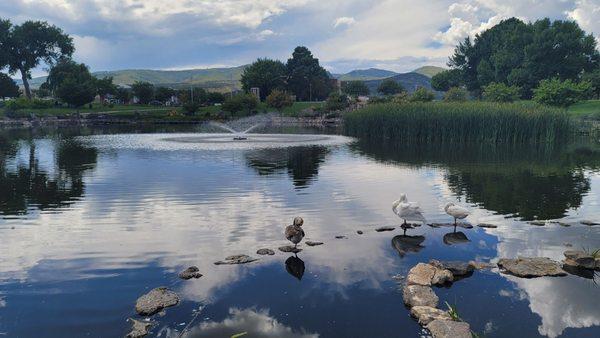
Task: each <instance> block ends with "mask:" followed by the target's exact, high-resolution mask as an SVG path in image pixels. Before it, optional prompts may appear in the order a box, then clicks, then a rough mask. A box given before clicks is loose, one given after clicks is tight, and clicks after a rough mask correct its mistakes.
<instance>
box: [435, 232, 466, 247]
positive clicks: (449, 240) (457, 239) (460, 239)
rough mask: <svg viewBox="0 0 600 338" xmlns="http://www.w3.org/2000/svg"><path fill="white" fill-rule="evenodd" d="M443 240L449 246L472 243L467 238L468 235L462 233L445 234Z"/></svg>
mask: <svg viewBox="0 0 600 338" xmlns="http://www.w3.org/2000/svg"><path fill="white" fill-rule="evenodd" d="M442 240H443V241H444V244H447V245H456V244H463V243H469V242H470V241H471V240H469V238H467V235H465V233H464V232H461V231H458V232H451V233H449V234H445V235H444V238H443V239H442Z"/></svg>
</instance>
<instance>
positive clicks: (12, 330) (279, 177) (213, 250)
mask: <svg viewBox="0 0 600 338" xmlns="http://www.w3.org/2000/svg"><path fill="white" fill-rule="evenodd" d="M190 131H192V132H193V131H195V128H191V127H190V128H181V129H179V130H168V129H160V130H158V129H156V130H154V129H153V130H137V131H136V134H135V135H131V134H130V135H123V133H124V132H125V129H119V128H111V129H87V128H82V129H58V130H56V129H54V130H33V131H29V130H26V131H0V213H1V215H2V216H1V219H0V336H6V337H83V336H89V337H120V336H123V335H124V334H126V333H127V332H128V331H129V328H130V324H129V323H128V322H127V321H126V320H127V318H129V317H131V318H138V317H137V315H136V314H135V310H134V304H135V301H136V299H137V298H138V297H139V296H140V295H142V294H144V293H146V292H148V291H149V290H150V289H152V288H155V287H158V286H168V287H170V288H172V289H173V290H175V291H176V292H177V293H178V294H179V295H180V297H181V299H182V302H181V303H180V305H178V306H177V307H172V308H168V309H167V310H166V311H165V314H164V315H162V316H155V317H154V320H155V321H156V322H157V325H156V326H155V327H154V329H153V330H152V334H151V336H158V337H179V336H180V335H181V334H182V333H185V335H184V336H186V337H230V336H232V335H235V334H239V333H242V332H247V334H246V336H247V337H400V336H402V337H418V336H420V335H423V334H424V333H423V332H422V330H421V328H420V326H419V325H418V324H417V323H416V322H415V321H414V320H413V319H411V318H410V316H409V313H408V310H407V309H406V308H405V307H404V305H403V301H402V294H401V288H400V287H399V285H398V284H397V282H396V281H395V280H394V279H393V278H392V277H393V276H395V275H397V274H401V275H405V274H406V272H407V271H408V269H410V268H411V267H412V266H413V265H415V264H416V263H417V262H423V261H428V260H430V259H434V258H435V259H443V260H465V261H466V260H481V261H492V262H494V261H496V260H497V259H498V258H500V257H516V256H519V255H524V256H546V257H550V258H553V259H556V260H561V259H562V253H563V251H565V250H567V249H569V248H573V249H582V248H597V247H600V226H585V225H581V224H579V223H578V222H579V221H581V220H584V219H589V220H595V221H599V220H600V201H599V198H600V171H599V168H600V150H599V147H598V145H588V144H585V145H584V144H580V143H574V144H571V145H566V146H564V147H560V149H540V148H535V147H528V148H519V149H502V148H489V147H482V146H471V147H464V146H463V147H456V146H445V147H443V146H438V147H415V146H390V145H382V144H365V143H361V142H354V143H345V142H344V141H343V140H336V141H335V142H326V143H324V144H322V145H315V144H305V145H302V146H297V147H296V146H294V147H285V148H278V147H270V148H255V147H229V148H228V147H207V146H197V145H194V144H193V143H191V144H190V143H189V142H174V141H165V140H164V138H168V137H173V135H174V136H175V137H179V136H182V135H175V134H169V135H163V133H168V132H178V133H181V132H190ZM127 132H129V133H130V131H127ZM150 132H156V133H160V135H157V134H148V133H150ZM286 132H289V131H286ZM310 132H311V133H315V132H322V131H310ZM137 133H140V134H137ZM115 134H119V135H115ZM183 136H186V137H187V136H189V135H187V134H186V135H183ZM402 192H405V193H407V194H408V197H409V199H410V200H411V201H416V202H419V203H420V204H421V206H422V208H423V209H424V211H425V215H426V217H427V218H428V221H430V222H448V221H450V219H449V217H448V216H446V215H445V214H444V213H443V205H444V204H445V203H446V202H447V201H454V202H459V203H461V204H464V205H467V206H468V207H469V208H471V209H472V211H473V213H472V215H471V216H469V218H468V219H467V221H468V222H470V223H472V224H477V223H480V222H485V223H492V224H495V225H497V226H498V228H496V229H482V228H478V227H475V228H474V229H460V230H459V231H461V232H462V233H463V234H464V235H465V236H466V237H467V238H468V240H469V241H468V242H464V243H461V244H454V245H449V244H446V243H450V242H451V240H452V238H453V237H454V236H456V235H455V234H452V229H451V228H431V227H428V226H423V227H420V228H416V229H412V230H409V231H408V232H407V234H406V236H403V234H402V232H401V231H400V230H396V231H395V232H384V233H377V232H375V231H374V229H375V228H376V227H378V226H381V225H398V224H399V223H400V221H399V219H397V217H396V216H395V215H394V214H393V213H392V211H391V203H392V201H394V200H395V199H397V198H398V197H399V195H400V193H402ZM295 216H302V217H303V218H304V220H305V225H304V229H305V231H306V233H307V239H310V240H316V241H323V242H325V244H324V245H323V246H319V247H306V246H305V245H301V247H303V248H304V251H302V252H301V253H300V254H298V256H297V258H296V257H294V256H293V255H290V254H284V253H281V252H277V254H276V255H275V256H268V257H261V259H260V260H259V261H258V262H254V263H251V264H248V265H244V266H216V265H214V264H213V263H214V262H216V261H218V260H222V259H223V258H225V257H226V256H229V255H233V254H249V255H252V256H256V255H255V252H256V250H257V249H259V248H272V249H276V248H277V247H279V246H282V245H285V244H287V243H286V241H285V240H284V239H283V228H284V227H285V226H286V225H287V224H289V223H290V222H291V221H292V219H293V217H295ZM534 219H542V220H561V221H565V222H569V223H572V226H570V227H562V226H560V225H558V224H551V223H549V224H547V225H546V226H533V225H530V224H528V223H527V221H531V220H534ZM357 230H363V231H364V235H358V234H357V233H356V231H357ZM338 235H344V236H347V239H335V236H338ZM415 242H417V243H418V242H421V243H420V245H414V243H415ZM411 243H412V244H411ZM190 265H196V266H198V267H199V268H200V271H201V272H202V273H203V274H204V276H203V277H202V278H200V279H198V280H190V281H181V280H179V279H178V278H177V274H178V273H179V272H180V271H181V270H183V269H185V268H186V267H188V266H190ZM599 281H600V278H598V276H594V274H583V275H580V276H578V275H569V276H567V277H562V278H537V279H521V278H516V277H511V276H508V275H504V274H500V273H499V272H498V271H497V270H491V271H478V272H475V273H474V274H473V276H471V277H469V278H467V279H464V280H460V281H458V282H456V283H454V285H453V286H452V287H450V288H436V289H435V291H436V293H437V294H438V296H440V304H441V305H440V306H441V307H443V306H444V305H443V304H444V302H445V301H447V302H448V303H450V304H455V305H456V307H457V308H458V311H459V312H460V315H461V317H462V318H463V319H464V320H466V321H467V322H469V323H470V324H471V328H472V329H473V330H474V331H476V332H477V333H479V334H481V335H485V336H486V337H507V336H514V337H539V336H545V337H598V336H600V302H599V300H600V287H599V286H598V282H599ZM184 329H185V330H184ZM184 331H185V332H184Z"/></svg>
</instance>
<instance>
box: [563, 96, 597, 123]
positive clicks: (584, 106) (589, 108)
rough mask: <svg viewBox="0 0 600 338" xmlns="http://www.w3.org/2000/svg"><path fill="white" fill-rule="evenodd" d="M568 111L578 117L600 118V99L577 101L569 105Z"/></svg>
mask: <svg viewBox="0 0 600 338" xmlns="http://www.w3.org/2000/svg"><path fill="white" fill-rule="evenodd" d="M568 112H569V114H571V115H572V116H574V117H577V118H581V119H588V120H600V100H588V101H582V102H579V103H576V104H574V105H572V106H571V107H569V109H568Z"/></svg>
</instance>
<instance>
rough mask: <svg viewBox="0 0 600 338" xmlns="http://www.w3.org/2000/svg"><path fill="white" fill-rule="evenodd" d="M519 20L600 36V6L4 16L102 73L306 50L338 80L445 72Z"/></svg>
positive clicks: (328, 1)
mask: <svg viewBox="0 0 600 338" xmlns="http://www.w3.org/2000/svg"><path fill="white" fill-rule="evenodd" d="M513 16H515V17H519V18H521V19H523V20H526V21H532V20H536V19H539V18H543V17H550V18H552V19H569V20H575V21H577V22H578V23H579V25H580V26H581V27H582V28H583V29H585V30H586V31H587V32H589V33H594V36H597V37H598V36H600V20H598V18H600V0H458V1H457V0H454V1H447V0H430V1H423V0H419V1H417V0H9V1H8V0H2V1H0V17H2V18H8V19H10V20H11V21H13V23H20V22H23V21H25V20H45V21H48V22H50V23H52V24H55V25H57V26H59V27H62V28H63V29H64V30H65V32H67V33H68V34H70V35H71V36H72V37H73V38H74V42H75V46H76V53H75V56H74V57H75V59H76V60H77V61H79V62H83V63H86V64H88V65H89V66H90V68H91V69H92V70H93V71H100V70H118V69H141V68H151V69H189V68H211V67H229V66H238V65H243V64H248V63H251V62H252V61H254V60H255V59H256V58H258V57H269V58H276V59H280V60H283V61H285V60H286V59H287V58H289V56H290V54H291V52H292V50H293V48H294V47H296V46H298V45H304V46H307V47H308V48H309V49H311V51H312V52H313V54H314V55H315V56H316V57H318V58H319V59H320V61H321V63H322V64H323V65H324V66H325V68H327V69H328V70H329V71H331V72H334V73H343V72H347V71H350V70H353V69H363V68H369V67H377V68H383V69H389V70H394V71H398V72H405V71H411V70H413V69H415V68H417V67H419V66H422V65H438V66H444V65H445V64H446V62H447V60H448V56H449V55H450V54H451V53H452V50H453V47H454V46H455V45H456V43H457V42H458V41H460V40H462V39H464V38H465V37H467V36H472V35H474V34H476V33H478V32H480V31H482V30H484V29H486V28H489V27H491V26H493V25H494V24H496V23H498V22H500V21H501V20H502V19H505V18H509V17H513ZM599 41H600V40H599ZM42 73H44V70H43V67H40V68H39V69H36V70H35V72H34V75H42Z"/></svg>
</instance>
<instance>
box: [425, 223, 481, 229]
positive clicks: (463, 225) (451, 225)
mask: <svg viewBox="0 0 600 338" xmlns="http://www.w3.org/2000/svg"><path fill="white" fill-rule="evenodd" d="M427 225H429V226H430V227H432V228H441V227H448V228H454V223H429V224H427ZM456 227H457V228H463V229H473V225H471V224H469V223H456Z"/></svg>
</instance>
